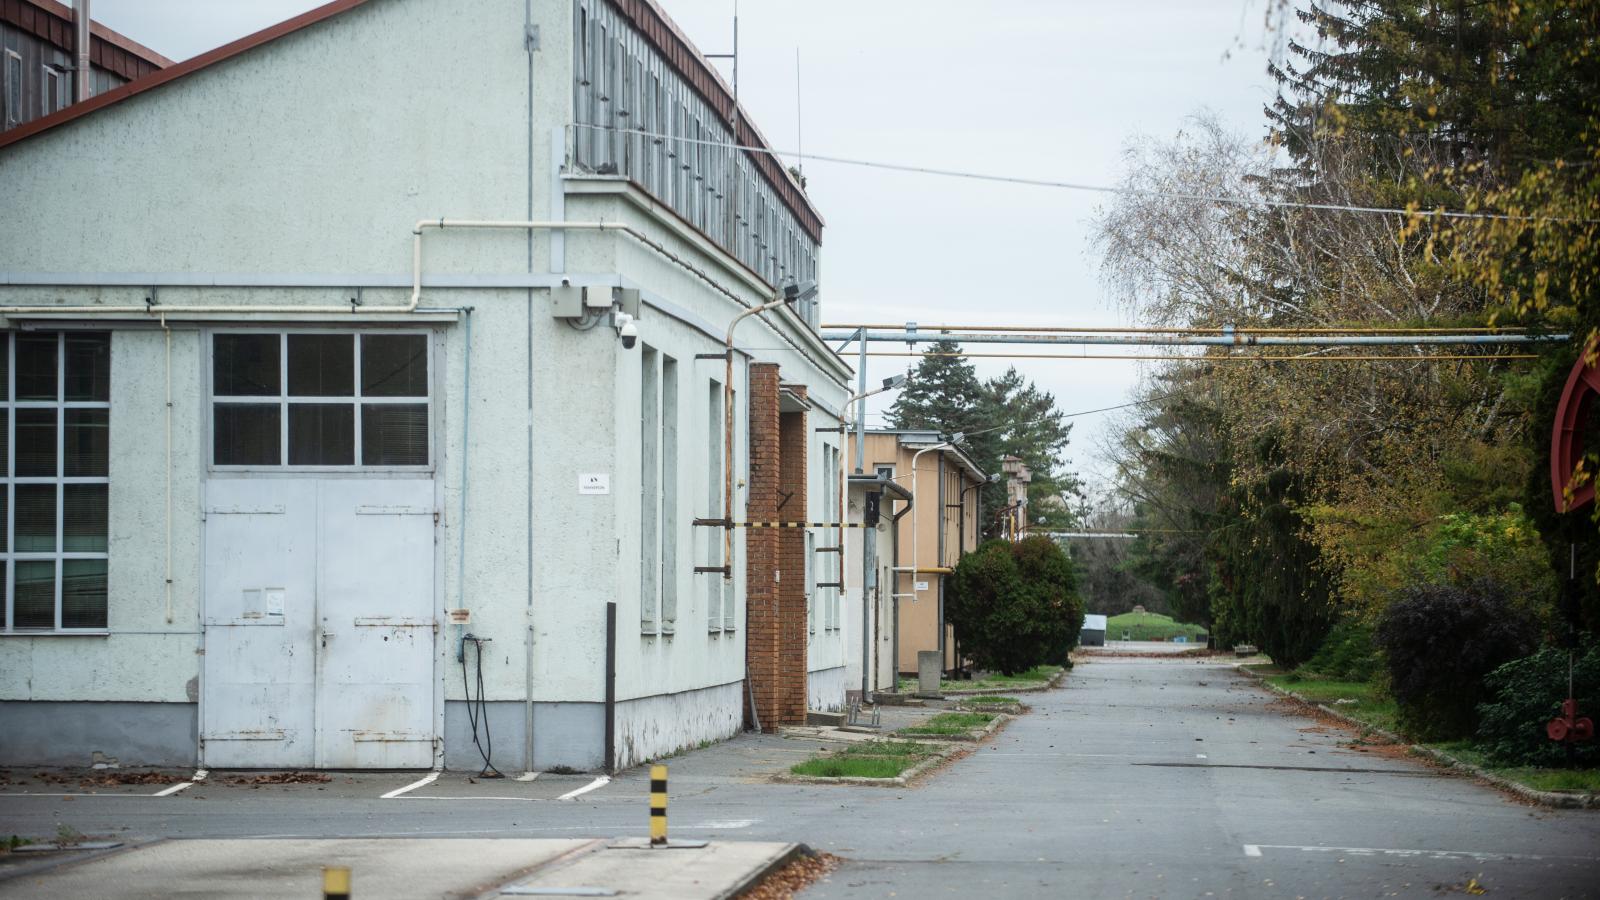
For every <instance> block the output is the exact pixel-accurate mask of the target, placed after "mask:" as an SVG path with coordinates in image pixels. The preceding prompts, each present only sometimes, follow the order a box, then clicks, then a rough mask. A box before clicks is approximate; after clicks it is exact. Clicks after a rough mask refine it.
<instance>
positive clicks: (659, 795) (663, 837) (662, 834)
mask: <svg viewBox="0 0 1600 900" xmlns="http://www.w3.org/2000/svg"><path fill="white" fill-rule="evenodd" d="M666 843H667V767H666V766H651V767H650V845H651V846H652V847H658V846H664V845H665V844H666Z"/></svg>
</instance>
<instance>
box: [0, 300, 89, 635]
mask: <svg viewBox="0 0 1600 900" xmlns="http://www.w3.org/2000/svg"><path fill="white" fill-rule="evenodd" d="M22 334H29V335H39V334H54V335H55V338H56V398H55V399H54V400H16V399H14V398H15V396H16V392H17V346H16V338H17V336H18V335H22ZM82 334H83V332H74V331H54V332H51V331H37V332H24V331H20V330H16V329H12V330H9V331H7V332H5V333H4V340H5V341H6V345H7V346H6V362H5V364H6V378H7V386H6V390H5V392H4V396H3V397H0V410H4V412H5V416H6V425H5V428H6V462H5V467H4V471H3V473H0V490H3V491H4V492H5V498H4V499H5V504H6V511H5V545H4V546H5V549H4V551H3V552H0V571H3V576H0V577H4V579H5V582H4V585H3V587H4V588H5V603H4V607H3V610H0V612H3V613H4V617H3V619H0V635H20V636H24V637H34V636H39V635H104V634H109V633H110V630H111V577H110V575H111V573H110V559H111V521H110V518H111V462H110V455H109V446H110V441H109V438H110V433H109V432H110V428H111V400H110V397H111V391H112V389H113V385H112V384H111V374H110V372H109V367H110V366H111V361H110V354H111V352H112V347H111V333H110V332H109V331H107V332H105V335H106V353H107V363H106V365H107V367H108V373H107V383H108V387H107V393H106V397H107V399H105V400H68V399H66V395H67V352H66V347H67V345H66V339H67V338H68V337H69V336H81V335H82ZM25 409H43V410H52V411H54V412H55V414H56V422H55V433H56V448H55V456H56V473H57V474H55V475H17V474H15V473H16V470H17V412H18V411H19V410H25ZM78 409H92V410H105V413H106V429H107V447H108V455H107V459H106V474H105V475H67V474H66V468H67V458H66V431H67V412H68V411H69V410H78ZM30 484H34V485H50V486H53V487H54V488H55V495H56V496H55V501H56V502H55V528H56V531H55V549H54V550H50V551H34V550H30V551H19V550H18V549H17V535H16V521H17V510H16V505H17V503H16V489H17V487H18V486H20V485H30ZM78 484H88V485H97V484H103V485H105V486H106V535H105V538H106V549H105V550H100V551H86V550H67V549H66V497H67V490H66V489H67V486H69V485H78ZM80 559H87V560H105V561H106V624H105V625H101V626H91V627H85V628H65V627H63V626H62V624H61V612H62V594H63V592H64V590H65V577H64V575H65V572H66V562H67V561H68V560H80ZM19 562H24V563H26V562H53V563H54V564H55V620H54V622H53V623H52V625H51V627H49V628H17V627H16V625H15V616H16V601H17V585H16V570H17V563H19Z"/></svg>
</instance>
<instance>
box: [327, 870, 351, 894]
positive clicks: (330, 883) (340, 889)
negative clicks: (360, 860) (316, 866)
mask: <svg viewBox="0 0 1600 900" xmlns="http://www.w3.org/2000/svg"><path fill="white" fill-rule="evenodd" d="M322 900H350V867H349V866H323V867H322Z"/></svg>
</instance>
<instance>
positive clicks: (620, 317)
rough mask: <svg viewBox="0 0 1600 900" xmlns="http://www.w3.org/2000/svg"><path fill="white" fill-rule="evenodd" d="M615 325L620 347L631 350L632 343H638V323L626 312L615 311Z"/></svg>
mask: <svg viewBox="0 0 1600 900" xmlns="http://www.w3.org/2000/svg"><path fill="white" fill-rule="evenodd" d="M616 326H617V337H618V338H621V339H622V349H624V350H632V349H633V345H634V344H637V343H639V325H638V323H636V322H634V320H633V316H630V315H628V314H627V313H617V317H616Z"/></svg>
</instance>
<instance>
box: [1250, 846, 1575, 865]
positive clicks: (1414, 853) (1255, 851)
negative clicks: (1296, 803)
mask: <svg viewBox="0 0 1600 900" xmlns="http://www.w3.org/2000/svg"><path fill="white" fill-rule="evenodd" d="M1262 850H1299V851H1301V852H1304V853H1338V854H1343V855H1346V856H1398V857H1405V858H1410V859H1470V860H1472V861H1474V862H1489V861H1492V860H1510V859H1527V860H1553V859H1566V860H1579V861H1582V862H1594V861H1596V858H1595V857H1592V856H1535V855H1532V854H1526V853H1490V852H1482V851H1477V850H1402V849H1395V848H1391V847H1312V846H1306V845H1300V844H1245V845H1244V855H1245V856H1260V855H1261V851H1262Z"/></svg>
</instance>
